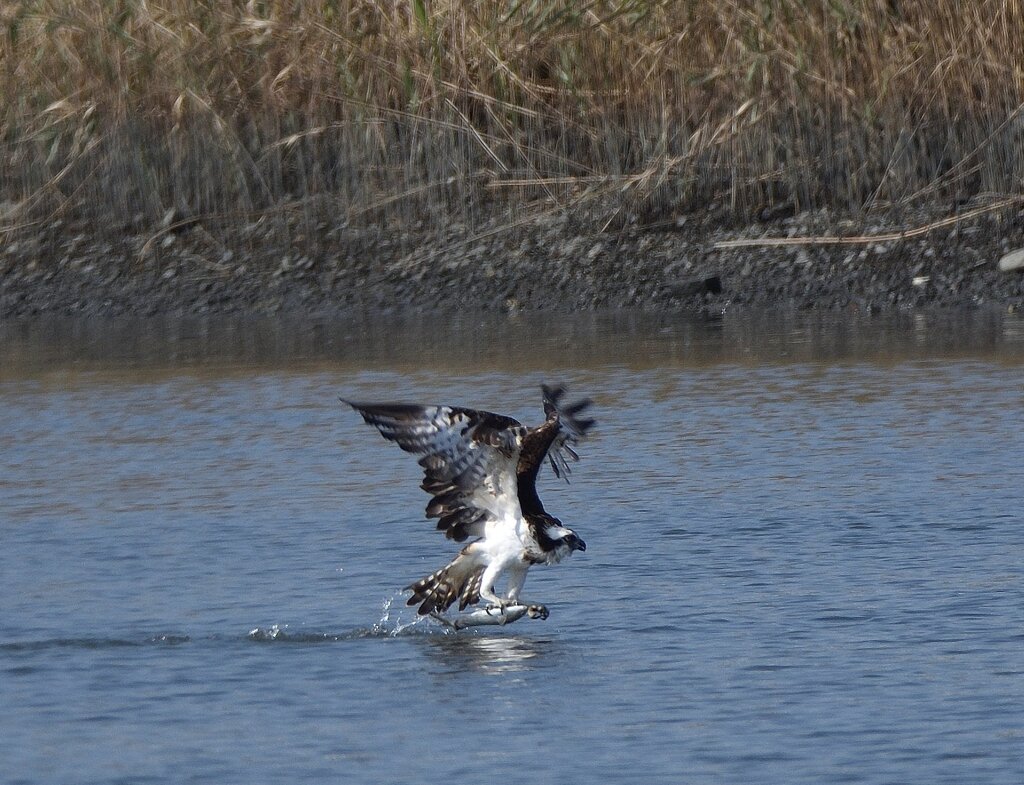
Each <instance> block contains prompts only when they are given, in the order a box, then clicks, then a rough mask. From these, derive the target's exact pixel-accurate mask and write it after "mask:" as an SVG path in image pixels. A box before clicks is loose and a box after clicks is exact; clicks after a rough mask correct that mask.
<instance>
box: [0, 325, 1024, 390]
mask: <svg viewBox="0 0 1024 785" xmlns="http://www.w3.org/2000/svg"><path fill="white" fill-rule="evenodd" d="M1022 350H1024V317H1022V316H1021V315H1019V314H1018V315H1011V314H1005V313H1002V312H1000V311H992V310H983V309H978V310H974V311H966V310H965V311H954V312H945V311H939V312H913V313H896V314H891V315H886V316H883V317H866V316H852V317H851V316H848V315H836V314H817V313H778V312H768V313H743V314H740V315H737V316H730V315H727V316H726V317H725V318H723V319H721V320H718V321H706V320H701V319H695V318H693V317H691V316H686V315H680V316H675V315H670V314H647V313H643V312H621V311H616V312H610V313H585V314H573V315H552V314H523V315H518V316H463V317H461V318H454V317H441V316H433V315H415V314H400V315H395V314H390V315H386V316H380V315H363V316H358V317H352V318H350V319H347V320H332V321H324V322H318V321H294V320H293V321H289V320H287V319H283V320H282V319H244V320H243V319H236V320H232V319H223V318H221V319H210V320H203V319H178V320H170V319H153V320H123V321H118V320H114V321H103V320H92V319H81V320H64V321H62V320H53V321H51V320H47V321H42V322H41V321H30V322H0V378H16V377H17V376H19V375H23V374H28V375H31V374H33V373H36V372H38V371H40V370H63V371H69V370H83V371H84V370H104V369H124V368H126V367H133V368H136V369H138V368H152V369H160V368H169V369H170V368H173V369H179V370H180V369H183V368H191V369H194V370H201V369H203V368H216V369H217V372H218V373H224V372H227V371H229V370H230V369H231V368H232V367H234V368H235V369H236V370H237V371H238V372H248V371H251V370H252V369H253V368H254V367H261V366H262V367H276V368H280V367H303V368H308V367H310V366H311V365H316V364H318V363H323V362H327V363H330V364H331V366H332V367H351V368H358V369H366V368H373V367H386V368H388V369H390V370H413V369H419V368H423V367H425V366H429V367H430V368H432V369H435V370H444V371H460V370H461V371H465V370H469V369H486V368H500V369H502V370H506V371H516V370H523V371H545V370H551V369H557V368H566V367H568V368H588V367H594V366H607V365H622V366H624V367H629V368H637V369H640V368H658V367H666V366H680V365H687V366H693V365H703V364H716V363H722V362H731V363H742V364H751V363H762V362H805V361H823V360H836V359H842V358H846V357H849V358H853V357H856V358H859V359H861V360H863V359H865V358H867V357H872V358H875V359H878V360H898V359H900V358H904V357H910V356H912V357H917V358H920V357H921V356H922V354H926V355H928V356H933V357H965V356H971V357H979V356H988V357H994V358H998V357H1004V356H1009V357H1013V356H1017V355H1019V353H1020V352H1021V351H1022Z"/></svg>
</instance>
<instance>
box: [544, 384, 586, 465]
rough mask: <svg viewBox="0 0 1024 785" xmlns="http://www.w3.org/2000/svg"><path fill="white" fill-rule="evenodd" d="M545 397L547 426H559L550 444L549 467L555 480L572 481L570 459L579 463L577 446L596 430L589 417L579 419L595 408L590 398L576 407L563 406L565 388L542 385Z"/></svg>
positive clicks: (577, 402) (581, 401)
mask: <svg viewBox="0 0 1024 785" xmlns="http://www.w3.org/2000/svg"><path fill="white" fill-rule="evenodd" d="M541 391H542V392H543V393H544V414H545V415H546V416H547V419H548V422H551V421H554V422H555V423H557V432H556V434H555V437H554V438H553V439H552V440H551V444H550V446H549V447H548V450H547V456H548V463H550V464H551V470H552V471H553V472H554V473H555V476H556V477H560V478H564V479H565V481H566V482H568V481H569V474H570V469H569V459H570V458H571V459H572V460H573V461H578V460H579V459H580V456H579V454H578V453H577V452H576V450H575V446H576V443H577V442H578V441H579V440H580V439H582V438H584V437H585V436H586V435H587V431H589V430H590V429H591V428H593V427H594V420H593V419H592V418H589V417H580V416H579V415H581V414H582V413H583V412H585V411H586V410H587V409H589V408H590V406H591V405H592V404H593V401H591V400H590V399H589V398H583V399H582V400H579V401H576V402H575V403H570V404H567V405H566V404H563V403H562V398H563V397H564V396H565V388H564V387H562V386H561V385H559V386H558V387H548V386H547V385H546V384H544V385H541Z"/></svg>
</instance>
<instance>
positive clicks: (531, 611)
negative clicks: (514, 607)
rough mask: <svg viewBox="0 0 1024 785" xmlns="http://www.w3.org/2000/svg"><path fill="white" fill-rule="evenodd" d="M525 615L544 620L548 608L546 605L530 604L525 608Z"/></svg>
mask: <svg viewBox="0 0 1024 785" xmlns="http://www.w3.org/2000/svg"><path fill="white" fill-rule="evenodd" d="M526 613H527V615H528V616H529V617H530V618H531V619H540V620H542V621H543V620H544V619H546V618H547V617H548V609H547V606H546V605H531V606H530V607H529V608H527V609H526Z"/></svg>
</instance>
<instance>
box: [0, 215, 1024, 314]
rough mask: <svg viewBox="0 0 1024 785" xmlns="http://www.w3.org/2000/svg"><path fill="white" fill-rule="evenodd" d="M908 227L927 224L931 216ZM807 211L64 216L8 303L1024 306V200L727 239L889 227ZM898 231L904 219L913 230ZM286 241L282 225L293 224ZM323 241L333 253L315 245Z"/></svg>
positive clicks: (136, 306) (13, 307)
mask: <svg viewBox="0 0 1024 785" xmlns="http://www.w3.org/2000/svg"><path fill="white" fill-rule="evenodd" d="M914 218H915V220H913V221H908V222H907V225H910V226H912V225H921V224H923V223H927V222H928V220H930V216H927V215H918V216H915V217H914ZM892 228H893V227H892V226H891V225H888V226H886V225H878V226H868V225H866V224H865V223H864V222H863V221H861V222H859V223H858V224H856V225H854V224H853V223H852V222H849V221H844V220H843V219H842V218H839V217H835V216H831V215H828V214H825V213H804V214H800V215H797V216H793V217H789V218H785V219H782V220H776V221H773V222H768V223H755V224H751V225H749V226H745V227H736V226H727V225H725V224H724V223H723V222H721V221H717V222H716V220H715V219H714V218H713V217H710V216H701V217H690V218H687V219H680V220H676V221H672V222H666V223H661V224H658V225H656V226H646V227H643V228H636V226H635V225H634V226H633V227H629V226H627V228H625V229H618V230H614V231H612V230H608V231H603V232H602V231H600V230H599V227H595V228H588V227H582V226H580V225H578V222H574V221H573V220H572V219H571V218H568V217H551V218H546V219H542V220H537V221H533V222H531V223H529V224H524V225H521V226H516V227H511V228H510V227H508V226H507V224H505V223H502V222H499V221H494V222H493V223H492V224H491V225H486V224H485V225H483V227H482V228H479V227H478V228H476V230H475V231H474V232H473V233H472V234H471V235H470V234H469V233H468V232H467V231H465V230H464V229H461V228H460V227H451V232H450V234H449V235H448V236H440V235H439V234H438V233H437V232H435V231H427V230H422V229H416V228H410V229H406V228H397V227H394V228H387V227H379V226H378V227H369V228H366V227H362V228H356V227H348V226H337V227H329V226H324V225H320V226H319V227H317V232H316V237H315V239H314V240H313V241H310V240H309V239H308V238H309V236H310V235H309V234H308V233H306V234H304V233H303V231H304V230H303V228H302V227H299V226H295V227H288V226H286V227H285V230H284V231H282V230H281V226H280V224H278V225H277V226H276V227H274V228H271V227H270V226H268V225H264V224H261V223H254V224H250V225H245V226H239V227H237V228H233V229H231V230H227V231H226V230H224V229H223V228H221V229H219V230H218V233H217V234H218V236H217V238H215V237H214V236H213V234H212V233H211V232H210V231H207V230H206V229H205V228H204V227H203V226H202V224H201V223H199V222H198V221H197V222H195V223H187V222H183V223H182V225H180V226H177V227H176V228H175V229H174V230H173V231H172V230H171V229H170V228H168V229H166V230H164V231H161V232H157V233H152V232H149V233H133V232H132V231H131V230H130V229H129V230H126V231H125V232H124V233H123V234H121V235H119V236H115V237H112V236H111V235H112V233H111V232H110V231H104V232H102V233H99V232H96V231H92V230H91V228H90V227H89V226H86V225H75V224H73V223H67V224H66V223H63V222H61V221H52V222H50V223H48V224H44V225H37V226H34V227H32V228H31V229H30V230H28V229H26V230H22V231H20V232H10V231H9V232H8V233H7V236H6V237H4V238H3V241H2V245H0V318H12V317H25V316H32V315H36V314H59V315H72V314H81V315H111V316H113V315H155V314H204V313H233V314H244V313H253V314H266V313H275V312H282V311H283V312H293V313H317V314H329V313H334V312H342V311H345V310H348V309H351V308H386V309H395V308H407V307H417V308H428V309H441V310H444V309H448V308H456V307H464V306H466V305H469V306H471V307H474V308H477V309H482V310H505V311H514V310H531V309H562V310H588V309H594V308H616V307H630V308H635V307H641V308H649V309H655V310H659V309H660V310H675V311H690V312H707V313H711V314H714V313H720V312H722V311H723V310H726V309H730V310H731V309H737V308H743V307H745V306H756V307H759V308H760V307H765V306H785V307H796V308H809V309H823V310H836V309H841V310H850V311H860V312H865V311H866V312H881V311H888V310H892V309H903V308H914V307H922V306H928V305H940V306H978V305H992V304H997V305H1001V306H1004V307H1006V308H1007V309H1010V310H1015V309H1018V308H1020V307H1022V306H1024V273H1022V272H1021V271H1012V272H1003V271H1000V270H999V269H998V262H999V259H1000V258H1001V257H1003V256H1004V255H1006V254H1007V253H1008V252H1010V251H1013V250H1015V249H1017V248H1020V247H1022V246H1024V214H1022V213H1016V214H1015V215H1014V216H1013V217H1011V218H1010V219H1009V220H1007V219H1006V217H1005V216H1003V218H1002V219H997V218H996V217H994V216H986V217H983V218H981V219H980V220H975V221H973V222H964V223H963V224H961V225H958V226H955V227H952V228H946V229H942V230H937V231H934V232H931V233H929V234H927V235H924V236H921V237H919V238H915V239H912V240H906V241H902V242H892V243H877V242H868V243H865V244H861V245H852V246H837V245H814V244H808V245H801V246H789V247H782V248H778V247H776V248H763V247H752V248H743V249H731V250H715V249H714V244H715V243H716V242H718V241H720V240H728V239H735V238H738V237H760V236H770V237H786V236H800V237H806V236H822V235H832V234H836V233H837V232H841V233H843V234H845V235H855V234H876V233H881V232H885V231H891V230H892ZM897 228H899V227H897ZM282 238H283V239H282ZM311 248H314V249H316V250H310V249H311Z"/></svg>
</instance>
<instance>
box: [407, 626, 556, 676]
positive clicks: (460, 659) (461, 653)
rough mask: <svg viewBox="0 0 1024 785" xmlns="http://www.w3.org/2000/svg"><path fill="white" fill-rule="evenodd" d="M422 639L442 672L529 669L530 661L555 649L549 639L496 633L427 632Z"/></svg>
mask: <svg viewBox="0 0 1024 785" xmlns="http://www.w3.org/2000/svg"><path fill="white" fill-rule="evenodd" d="M423 641H424V649H425V650H426V651H427V652H428V653H429V654H430V655H431V657H432V658H433V659H436V660H437V661H438V662H439V663H441V666H442V670H444V671H452V672H455V673H458V672H460V671H463V670H473V671H478V672H480V673H486V674H492V675H500V674H507V673H516V672H519V671H525V670H529V669H530V668H531V662H530V661H531V660H533V659H535V658H537V657H547V656H553V650H554V648H555V644H554V643H553V642H552V640H550V639H543V638H533V637H528V636H526V635H514V634H505V635H503V634H500V633H488V634H474V633H469V634H448V635H431V636H429V637H424V639H423ZM542 667H543V666H542Z"/></svg>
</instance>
